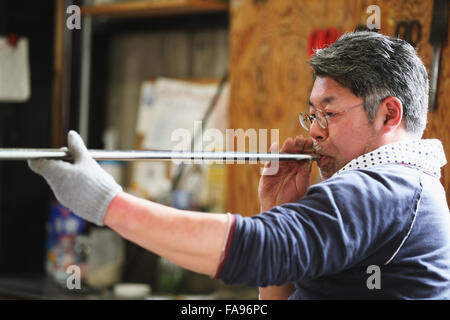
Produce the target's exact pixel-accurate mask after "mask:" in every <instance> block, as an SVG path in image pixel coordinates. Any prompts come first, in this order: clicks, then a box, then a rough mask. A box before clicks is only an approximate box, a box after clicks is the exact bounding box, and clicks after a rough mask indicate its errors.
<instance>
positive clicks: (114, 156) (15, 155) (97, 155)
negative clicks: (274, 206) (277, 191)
mask: <svg viewBox="0 0 450 320" xmlns="http://www.w3.org/2000/svg"><path fill="white" fill-rule="evenodd" d="M88 151H89V155H90V156H91V157H92V158H93V159H95V160H116V161H139V160H151V161H174V160H177V161H182V162H183V161H188V162H189V161H194V160H195V161H226V162H225V163H227V162H230V161H276V160H278V161H300V160H316V159H318V156H317V155H313V154H294V153H257V152H255V153H252V152H206V151H200V152H185V151H164V150H88ZM32 159H54V160H68V161H70V160H72V156H71V154H70V153H69V151H68V150H65V149H17V148H3V149H2V148H0V160H16V161H17V160H32ZM230 164H231V163H230Z"/></svg>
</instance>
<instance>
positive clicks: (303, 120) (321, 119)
mask: <svg viewBox="0 0 450 320" xmlns="http://www.w3.org/2000/svg"><path fill="white" fill-rule="evenodd" d="M362 105H363V103H359V104H357V105H356V106H352V107H350V108H348V109H346V110H344V111H340V112H323V111H322V110H319V109H316V108H314V109H315V111H316V112H315V114H309V113H306V112H300V115H299V116H298V120H299V121H300V124H301V125H302V127H303V128H304V129H305V130H306V131H309V130H310V129H311V126H312V123H313V121H314V120H317V123H318V124H319V126H320V127H321V128H322V129H328V119H329V118H333V117H335V116H338V115H340V114H343V113H345V112H347V111H349V110H352V109H354V108H356V107H359V106H362Z"/></svg>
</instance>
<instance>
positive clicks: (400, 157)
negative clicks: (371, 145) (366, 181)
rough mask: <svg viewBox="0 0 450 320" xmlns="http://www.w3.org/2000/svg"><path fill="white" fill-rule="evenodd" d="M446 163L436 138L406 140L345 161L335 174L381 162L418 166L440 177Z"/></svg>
mask: <svg viewBox="0 0 450 320" xmlns="http://www.w3.org/2000/svg"><path fill="white" fill-rule="evenodd" d="M446 163H447V160H446V158H445V153H444V148H443V147H442V143H441V141H439V140H437V139H422V140H408V141H402V142H396V143H392V144H388V145H385V146H382V147H380V148H378V149H376V150H373V151H370V152H368V153H366V154H363V155H362V156H359V157H358V158H355V159H353V160H352V161H350V162H349V163H347V164H346V165H345V166H344V167H343V168H342V169H340V170H339V171H338V172H336V173H335V175H337V174H339V173H341V172H343V171H348V170H355V169H367V168H370V167H374V166H378V165H383V164H401V165H406V166H412V167H417V168H420V169H421V170H423V171H425V172H427V173H429V174H432V175H434V176H436V177H437V178H440V177H441V167H442V166H444V165H445V164H446Z"/></svg>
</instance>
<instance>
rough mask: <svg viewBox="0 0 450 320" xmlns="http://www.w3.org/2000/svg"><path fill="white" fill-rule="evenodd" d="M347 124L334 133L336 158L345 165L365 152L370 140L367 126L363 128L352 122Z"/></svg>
mask: <svg viewBox="0 0 450 320" xmlns="http://www.w3.org/2000/svg"><path fill="white" fill-rule="evenodd" d="M346 125H347V127H346V128H345V127H340V128H341V129H342V130H340V131H339V132H334V134H333V145H334V148H335V152H336V160H337V161H338V162H341V163H340V164H341V165H345V164H346V163H348V162H350V161H351V160H353V159H354V158H356V157H358V156H360V155H362V154H364V153H365V150H366V148H367V144H368V141H369V140H368V138H369V136H368V132H367V127H366V128H365V129H363V128H361V127H358V126H355V125H352V124H351V123H347V124H346ZM330 136H331V135H330Z"/></svg>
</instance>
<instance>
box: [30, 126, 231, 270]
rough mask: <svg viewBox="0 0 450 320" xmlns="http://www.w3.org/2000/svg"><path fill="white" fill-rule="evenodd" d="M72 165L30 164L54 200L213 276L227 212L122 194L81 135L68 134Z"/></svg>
mask: <svg viewBox="0 0 450 320" xmlns="http://www.w3.org/2000/svg"><path fill="white" fill-rule="evenodd" d="M68 148H69V152H70V154H71V155H72V158H73V162H72V163H71V162H65V161H61V160H47V159H38V160H30V161H29V166H30V168H31V169H32V170H33V171H34V172H36V173H38V174H40V175H42V176H43V177H44V178H45V180H46V181H47V182H48V184H49V185H50V187H51V189H52V190H53V192H54V194H55V196H56V199H57V200H58V201H59V202H60V203H61V204H62V205H64V206H66V207H67V208H69V209H71V210H72V211H73V212H74V213H75V214H77V215H78V216H80V217H82V218H83V219H85V220H87V221H90V222H93V223H95V224H97V225H104V224H106V225H108V226H109V227H111V228H112V229H114V230H115V231H116V232H118V233H119V234H120V235H122V236H123V237H124V238H126V239H128V240H131V241H133V242H135V243H137V244H138V245H141V246H142V247H144V248H146V249H148V250H151V251H153V252H155V253H156V254H159V255H161V256H163V257H165V258H167V259H169V260H171V261H173V262H175V263H177V264H179V265H180V266H182V267H184V268H186V269H189V270H192V271H196V272H199V273H204V274H207V275H210V276H212V275H213V274H214V272H215V268H217V266H218V264H219V262H220V261H219V260H220V258H221V254H222V247H223V245H224V241H225V237H226V234H227V231H228V218H229V216H227V215H225V214H210V213H200V212H189V211H182V210H178V209H174V208H170V207H167V206H163V205H160V204H156V203H153V202H150V201H147V200H143V199H140V198H137V197H134V196H132V195H129V194H126V193H124V192H123V190H122V187H121V186H120V185H118V184H117V183H116V181H114V179H113V178H112V177H111V175H109V174H108V173H107V172H105V171H104V170H103V169H102V168H101V167H100V165H99V164H98V163H97V162H96V161H95V160H94V159H92V157H91V156H90V155H89V152H88V150H87V148H86V146H85V145H84V142H83V140H82V139H81V137H80V136H79V135H78V134H77V133H76V132H74V131H70V132H69V134H68Z"/></svg>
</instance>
